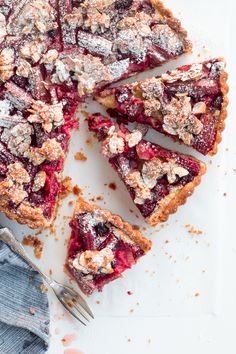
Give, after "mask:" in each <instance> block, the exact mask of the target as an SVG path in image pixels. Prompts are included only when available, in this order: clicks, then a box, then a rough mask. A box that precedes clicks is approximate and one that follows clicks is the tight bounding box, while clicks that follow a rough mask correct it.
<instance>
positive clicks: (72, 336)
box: [61, 334, 77, 347]
mask: <svg viewBox="0 0 236 354" xmlns="http://www.w3.org/2000/svg"><path fill="white" fill-rule="evenodd" d="M76 339H77V335H76V334H67V335H65V336H64V337H63V338H62V340H61V341H62V344H63V345H64V347H67V346H69V345H71V343H72V342H74V341H75V340H76Z"/></svg>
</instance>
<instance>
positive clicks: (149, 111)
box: [144, 100, 161, 117]
mask: <svg viewBox="0 0 236 354" xmlns="http://www.w3.org/2000/svg"><path fill="white" fill-rule="evenodd" d="M160 108H161V103H160V101H159V100H152V101H144V113H145V114H146V116H148V117H155V116H158V114H159V112H158V111H159V110H160Z"/></svg>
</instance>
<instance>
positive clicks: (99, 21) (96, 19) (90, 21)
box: [84, 5, 110, 33]
mask: <svg viewBox="0 0 236 354" xmlns="http://www.w3.org/2000/svg"><path fill="white" fill-rule="evenodd" d="M84 27H85V28H89V29H90V30H91V32H92V33H95V32H101V33H104V32H105V30H106V29H107V28H109V27H110V16H109V15H108V14H106V13H105V12H100V11H99V9H98V8H95V7H93V6H91V5H90V7H89V8H88V9H87V12H86V19H85V21H84Z"/></svg>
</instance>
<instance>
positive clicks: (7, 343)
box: [0, 241, 49, 354]
mask: <svg viewBox="0 0 236 354" xmlns="http://www.w3.org/2000/svg"><path fill="white" fill-rule="evenodd" d="M41 284H42V279H41V277H40V275H39V274H38V273H36V272H35V271H34V270H32V269H31V268H30V267H29V266H28V265H27V264H26V263H25V262H24V261H23V260H22V259H21V258H20V257H18V256H17V255H16V254H15V253H13V252H12V251H11V250H10V249H9V247H8V246H7V245H5V244H4V243H2V242H1V241H0V353H1V354H43V353H45V351H46V350H47V347H48V343H49V306H48V298H47V295H46V294H45V293H42V291H41V290H40V285H41Z"/></svg>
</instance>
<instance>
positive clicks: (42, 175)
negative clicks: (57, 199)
mask: <svg viewBox="0 0 236 354" xmlns="http://www.w3.org/2000/svg"><path fill="white" fill-rule="evenodd" d="M46 178H47V175H46V172H44V171H40V172H38V173H37V174H36V176H35V178H34V184H33V187H32V191H33V192H38V191H40V189H42V188H43V187H44V186H45V182H46Z"/></svg>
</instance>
